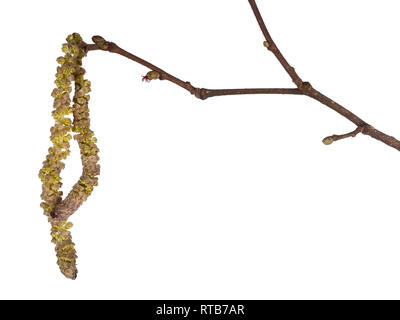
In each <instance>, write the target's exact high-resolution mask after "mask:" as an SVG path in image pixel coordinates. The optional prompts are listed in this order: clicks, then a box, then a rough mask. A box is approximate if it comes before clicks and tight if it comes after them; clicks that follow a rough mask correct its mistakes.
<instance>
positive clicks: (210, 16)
mask: <svg viewBox="0 0 400 320" xmlns="http://www.w3.org/2000/svg"><path fill="white" fill-rule="evenodd" d="M258 2H259V7H260V11H261V13H262V14H263V16H264V19H265V21H266V23H267V26H268V28H269V29H270V32H271V34H272V36H273V38H274V39H275V41H276V43H277V45H278V46H279V47H280V49H281V50H282V52H283V53H284V55H285V56H286V58H287V59H288V60H289V62H290V63H291V64H292V65H293V66H295V67H296V70H297V71H298V72H299V74H300V76H301V77H303V79H304V80H307V81H310V82H311V83H312V84H313V86H314V87H315V88H316V89H318V90H320V91H322V92H323V93H325V94H326V95H328V96H330V97H331V98H333V99H334V100H336V101H337V102H339V103H342V104H343V105H344V106H346V107H348V108H349V109H350V110H352V111H353V112H354V113H356V114H357V115H359V116H360V117H361V118H362V119H364V120H365V121H367V122H369V123H371V124H372V125H373V126H375V127H376V128H378V129H380V130H382V131H384V132H386V133H388V134H390V135H393V136H397V137H400V126H399V123H400V102H399V94H398V86H399V76H398V75H399V72H400V62H399V56H400V44H399V34H398V31H399V28H400V22H399V20H398V12H399V8H398V6H399V4H398V1H389V0H386V1H365V0H363V1H348V0H346V1H344V0H343V1H338V0H335V1H318V0H307V1H295V0H293V1H266V0H265V1H261V0H260V1H258ZM0 28H1V30H2V31H1V44H0V47H1V54H0V55H1V60H0V70H1V76H0V84H1V98H2V100H1V111H2V112H1V119H2V124H1V126H0V134H1V152H2V154H1V158H0V177H1V180H0V191H1V213H0V215H1V216H0V219H1V220H0V226H1V232H0V250H1V251H0V252H1V253H0V259H1V260H0V298H3V299H6V298H7V299H8V298H35V299H42V298H55V299H58V298H67V299H69V298H75V299H85V298H91V299H97V298H99V299H103V298H110V299H114V298H115V299H116V298H121V299H339V298H341V299H355V298H357V299H366V298H378V299H380V298H382V299H383V298H389V299H392V298H397V299H398V298H400V272H399V270H400V232H399V228H400V202H399V189H400V162H399V160H400V153H399V152H398V151H396V150H395V149H392V148H390V147H388V146H386V145H384V144H382V143H380V142H378V141H375V140H373V139H372V138H370V137H368V136H362V135H360V136H358V137H357V138H355V139H346V140H344V141H340V142H336V143H334V144H333V145H331V146H325V145H323V144H322V143H321V140H322V139H323V138H324V137H325V136H327V135H331V134H342V133H346V132H349V131H352V130H354V129H355V128H354V125H353V124H352V123H350V122H349V121H347V120H346V119H344V118H342V117H341V116H339V115H338V114H336V113H335V112H333V111H332V110H330V109H329V108H327V107H325V106H323V105H321V104H319V103H318V102H316V101H312V100H311V99H309V98H306V97H301V96H265V95H264V96H260V95H259V96H236V97H216V98H210V99H209V100H206V101H201V100H198V99H196V98H194V97H193V96H191V95H190V94H189V93H188V92H186V91H185V90H183V89H181V88H179V87H177V86H175V85H173V84H171V83H168V82H162V81H153V82H151V83H149V84H147V83H142V81H141V76H142V75H144V74H146V72H147V71H148V69H146V68H145V67H143V66H141V65H138V64H136V63H134V62H132V61H130V60H127V59H125V58H124V57H121V56H118V55H114V54H110V53H107V52H99V51H96V52H90V53H89V55H88V57H87V58H86V59H85V60H84V67H85V68H86V70H87V76H88V79H89V80H91V82H92V89H93V92H92V93H91V101H90V105H89V107H90V109H91V119H92V129H93V130H94V131H95V133H96V136H97V138H98V141H99V142H98V145H99V148H100V151H101V152H100V154H99V155H100V157H101V175H100V180H99V186H98V187H97V188H95V190H94V192H93V194H92V195H91V196H90V197H89V199H88V201H87V202H85V203H84V205H83V206H82V207H81V208H80V209H79V211H78V212H77V213H76V214H75V215H74V216H73V217H72V219H71V220H72V222H73V223H74V227H73V229H72V234H73V240H74V241H75V243H76V247H77V251H78V255H79V258H78V263H79V264H78V268H79V274H78V279H77V280H75V281H71V280H68V279H65V278H64V277H63V276H62V275H61V273H60V272H59V270H58V267H57V265H56V257H55V252H54V245H53V244H52V243H51V242H50V226H49V224H48V222H47V219H46V217H45V216H43V214H42V210H41V208H40V207H39V203H40V193H41V183H40V180H39V178H38V171H39V169H40V168H41V163H42V161H43V160H44V158H45V155H46V152H47V149H48V147H49V146H50V141H49V135H50V132H49V129H50V126H51V125H52V124H53V119H52V118H51V110H52V97H51V96H50V93H51V91H52V89H53V87H54V83H53V81H54V74H55V72H56V66H57V64H56V61H55V59H56V58H57V57H58V56H60V55H61V54H62V53H61V50H60V49H61V44H62V43H63V42H64V41H65V40H64V39H65V37H66V36H67V35H68V34H70V33H72V32H79V33H80V34H81V35H82V36H83V38H84V39H85V40H86V41H88V42H89V41H90V38H91V36H92V35H95V34H100V35H102V36H103V37H105V38H106V39H107V40H110V41H114V42H116V43H117V44H119V45H120V46H121V47H122V48H125V49H126V50H128V51H131V52H132V53H134V54H136V55H138V56H140V57H142V58H145V59H147V60H149V61H150V62H152V63H154V64H156V65H158V66H160V67H161V68H163V69H165V70H166V71H168V72H170V73H172V74H174V75H176V76H178V77H180V78H182V79H184V80H185V81H186V80H187V81H191V82H192V83H193V84H194V85H195V86H199V87H206V88H238V87H239V88H240V87H289V86H290V87H291V86H292V85H293V84H292V83H291V80H290V78H289V77H288V76H287V74H285V72H284V70H283V69H282V68H281V66H280V65H279V64H278V62H277V61H276V60H275V59H274V57H273V55H272V54H271V53H270V52H268V51H267V50H266V49H265V48H264V47H263V45H262V42H263V40H264V39H263V37H262V34H261V32H260V30H259V27H258V25H257V22H256V20H255V18H254V16H253V13H252V11H251V8H250V6H249V4H248V2H247V1H245V0H218V1H216V0H202V1H178V0H168V1H165V0H147V1H121V0H113V1H103V0H97V1H75V0H72V1H67V2H66V1H17V0H15V1H3V2H1V4H0ZM72 142H73V147H72V155H71V157H70V158H69V159H68V161H67V163H66V169H65V170H64V171H63V181H64V186H63V190H64V191H65V193H67V192H68V191H69V190H70V188H71V186H72V185H73V184H74V183H75V181H76V180H77V179H78V178H79V175H80V171H81V167H80V160H79V151H78V148H77V146H76V144H75V142H74V141H72Z"/></svg>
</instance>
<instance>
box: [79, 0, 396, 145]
mask: <svg viewBox="0 0 400 320" xmlns="http://www.w3.org/2000/svg"><path fill="white" fill-rule="evenodd" d="M248 1H249V4H250V6H251V8H252V10H253V13H254V15H255V17H256V20H257V22H258V25H259V26H260V29H261V31H262V33H263V35H264V37H265V41H264V46H265V47H267V48H268V50H269V51H271V52H272V53H273V54H274V55H275V57H276V58H277V60H278V61H279V62H280V64H281V65H282V67H283V68H284V69H285V71H286V72H287V74H288V75H289V76H290V78H291V79H292V81H293V82H294V83H295V84H296V86H297V88H252V89H205V88H197V87H195V86H193V85H192V84H191V83H190V82H188V81H183V80H181V79H179V78H177V77H175V76H173V75H172V74H170V73H168V72H166V71H164V70H163V69H161V68H159V67H157V66H155V65H153V64H152V63H150V62H148V61H146V60H144V59H142V58H139V57H138V56H135V55H134V54H132V53H130V52H128V51H126V50H124V49H122V48H120V47H119V46H118V45H116V44H115V43H113V42H108V41H106V40H104V39H103V38H102V37H100V36H94V37H93V38H92V39H93V42H94V44H84V46H85V50H86V52H88V51H93V50H105V51H109V52H113V53H117V54H120V55H122V56H124V57H126V58H128V59H130V60H133V61H135V62H137V63H140V64H141V65H143V66H145V67H147V68H149V69H151V70H152V71H150V72H155V76H154V77H153V78H152V79H159V80H168V81H170V82H172V83H174V84H176V85H178V86H180V87H182V88H183V89H185V90H187V91H189V92H190V93H191V94H193V95H194V96H195V97H197V98H199V99H202V100H204V99H207V98H210V97H215V96H227V95H241V94H292V95H305V96H308V97H310V98H312V99H314V100H317V101H319V102H320V103H322V104H324V105H325V106H327V107H329V108H331V109H332V110H334V111H336V112H337V113H339V114H340V115H342V116H343V117H345V118H346V119H348V120H349V121H351V122H353V123H354V124H355V125H356V126H357V129H356V130H355V131H357V134H358V133H363V134H365V135H369V136H370V137H372V138H374V139H376V140H379V141H381V142H383V143H385V144H386V145H388V146H390V147H392V148H395V149H397V150H399V151H400V141H399V140H397V139H396V138H394V137H392V136H389V135H387V134H385V133H383V132H381V131H379V130H377V129H375V128H374V127H373V126H371V125H370V124H368V123H367V122H366V121H364V120H362V119H361V118H360V117H358V116H357V115H355V114H354V113H352V112H351V111H350V110H348V109H346V108H345V107H343V106H341V105H340V104H338V103H337V102H335V101H333V100H332V99H330V98H329V97H327V96H325V95H324V94H322V93H321V92H319V91H317V90H316V89H314V88H313V86H312V85H311V84H310V83H309V82H305V81H303V80H302V79H301V78H300V76H299V75H298V74H297V72H296V71H295V69H294V68H293V67H292V66H291V65H290V64H289V62H288V61H287V60H286V58H285V57H284V56H283V54H282V53H281V51H280V50H279V48H278V47H277V45H276V44H275V42H274V40H273V39H272V37H271V35H270V33H269V31H268V29H267V27H266V25H265V23H264V20H263V18H262V16H261V13H260V11H259V9H258V6H257V4H256V1H255V0H248ZM145 78H147V76H146V77H145ZM355 131H353V132H352V133H349V134H350V135H351V134H353V133H354V132H355ZM349 134H346V135H334V136H331V137H335V138H333V139H336V140H340V139H343V138H347V137H348V135H349ZM327 138H330V137H327ZM336 140H335V141H336Z"/></svg>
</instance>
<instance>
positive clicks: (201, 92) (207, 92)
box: [86, 42, 304, 100]
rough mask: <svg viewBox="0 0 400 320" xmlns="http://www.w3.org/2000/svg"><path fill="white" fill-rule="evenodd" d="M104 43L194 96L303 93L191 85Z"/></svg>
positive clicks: (89, 46) (90, 46) (91, 47)
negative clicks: (207, 87)
mask: <svg viewBox="0 0 400 320" xmlns="http://www.w3.org/2000/svg"><path fill="white" fill-rule="evenodd" d="M104 43H105V44H106V48H107V49H106V50H107V51H110V52H113V53H117V54H119V55H122V56H124V57H126V58H128V59H130V60H132V61H135V62H137V63H139V64H141V65H143V66H145V67H147V68H149V69H151V70H152V71H156V72H157V73H158V74H159V79H160V80H167V81H170V82H172V83H174V84H176V85H178V86H180V87H182V88H183V89H185V90H187V91H189V92H190V93H191V94H193V95H194V96H195V97H197V98H199V99H202V100H205V99H207V98H211V97H215V96H229V95H242V94H294V95H303V94H304V93H303V92H302V91H301V90H299V89H296V88H250V89H205V88H197V87H195V86H193V85H192V84H191V83H190V82H188V81H183V80H181V79H179V78H177V77H175V76H173V75H172V74H170V73H168V72H166V71H164V70H163V69H161V68H159V67H157V66H155V65H154V64H152V63H150V62H148V61H146V60H144V59H142V58H140V57H138V56H136V55H134V54H132V53H130V52H128V51H126V50H124V49H122V48H120V47H119V46H118V45H117V44H115V43H113V42H104ZM93 50H104V49H101V48H100V47H99V46H98V45H96V44H87V45H86V51H93Z"/></svg>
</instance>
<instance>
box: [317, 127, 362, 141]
mask: <svg viewBox="0 0 400 320" xmlns="http://www.w3.org/2000/svg"><path fill="white" fill-rule="evenodd" d="M363 131H364V127H358V128H357V129H356V130H354V131H351V132H349V133H345V134H340V135H337V134H334V135H332V136H329V137H326V138H325V139H324V140H322V142H323V143H324V144H331V143H332V142H335V141H338V140H342V139H346V138H350V137H353V138H354V137H355V136H356V135H358V134H359V133H361V132H363Z"/></svg>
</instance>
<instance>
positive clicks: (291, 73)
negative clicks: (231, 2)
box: [249, 0, 303, 88]
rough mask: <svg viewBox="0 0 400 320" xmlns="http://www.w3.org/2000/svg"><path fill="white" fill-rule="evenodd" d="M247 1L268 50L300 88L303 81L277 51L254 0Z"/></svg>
mask: <svg viewBox="0 0 400 320" xmlns="http://www.w3.org/2000/svg"><path fill="white" fill-rule="evenodd" d="M249 3H250V6H251V8H252V9H253V13H254V15H255V16H256V19H257V22H258V25H259V26H260V28H261V31H262V33H263V34H264V37H265V40H266V41H267V47H268V50H270V51H271V52H272V53H273V54H274V55H275V57H276V58H277V59H278V61H279V62H280V63H281V65H282V66H283V68H285V70H286V72H287V73H288V74H289V76H290V77H291V78H292V80H293V82H294V83H295V84H296V86H297V88H301V86H302V84H303V81H302V80H301V78H300V77H299V76H298V74H297V73H296V71H295V69H294V68H293V67H292V66H291V65H290V64H289V63H288V62H287V61H286V59H285V57H284V56H283V55H282V53H281V52H280V51H279V49H278V47H277V46H276V44H275V42H274V40H272V37H271V35H270V33H269V32H268V29H267V27H266V26H265V23H264V20H263V18H262V16H261V13H260V11H259V10H258V7H257V4H256V2H255V0H249Z"/></svg>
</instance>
